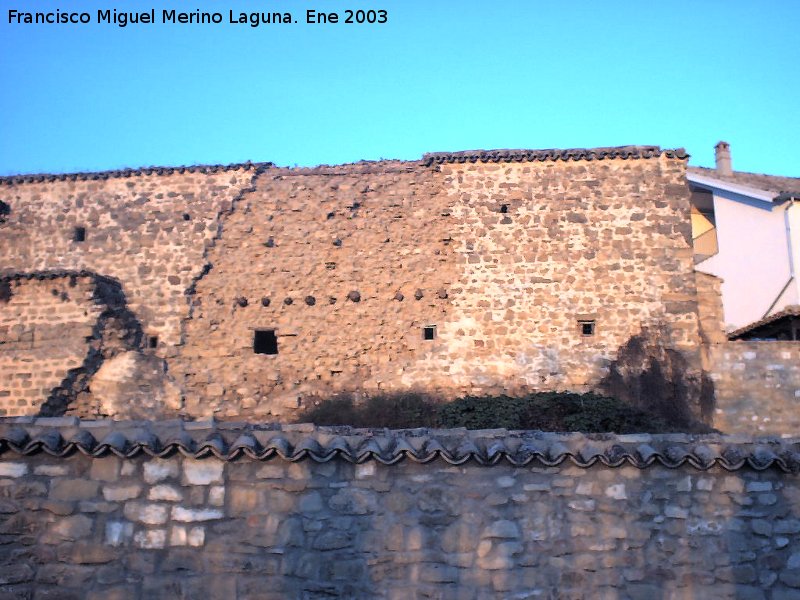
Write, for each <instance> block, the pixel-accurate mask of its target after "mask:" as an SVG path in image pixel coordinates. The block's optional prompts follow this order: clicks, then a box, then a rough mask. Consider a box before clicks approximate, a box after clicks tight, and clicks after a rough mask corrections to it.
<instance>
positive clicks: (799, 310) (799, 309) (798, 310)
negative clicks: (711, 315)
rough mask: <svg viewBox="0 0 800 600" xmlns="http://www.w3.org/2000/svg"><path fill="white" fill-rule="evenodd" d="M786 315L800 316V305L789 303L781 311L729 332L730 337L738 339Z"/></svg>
mask: <svg viewBox="0 0 800 600" xmlns="http://www.w3.org/2000/svg"><path fill="white" fill-rule="evenodd" d="M786 317H800V305H797V304H792V305H789V306H787V307H786V308H784V309H783V310H781V311H779V312H776V313H774V314H771V315H768V316H766V317H764V318H763V319H760V320H758V321H755V322H753V323H750V324H749V325H745V326H744V327H740V328H739V329H737V330H736V331H732V332H730V333H729V334H728V339H729V340H737V339H739V338H741V337H742V336H744V335H747V334H748V333H750V332H751V331H754V330H756V329H759V328H761V327H764V326H766V325H770V324H772V323H774V322H775V321H780V320H781V319H784V318H786Z"/></svg>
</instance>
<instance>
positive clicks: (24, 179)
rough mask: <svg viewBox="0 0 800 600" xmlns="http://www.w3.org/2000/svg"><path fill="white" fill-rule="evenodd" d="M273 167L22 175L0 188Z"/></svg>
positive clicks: (8, 177)
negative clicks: (55, 182)
mask: <svg viewBox="0 0 800 600" xmlns="http://www.w3.org/2000/svg"><path fill="white" fill-rule="evenodd" d="M272 166H274V164H273V163H271V162H257V163H254V162H250V161H247V162H243V163H231V164H227V165H189V166H177V167H137V168H131V169H113V170H109V171H85V172H78V173H34V174H23V175H6V176H2V177H0V186H2V185H15V184H19V183H50V182H53V181H90V180H102V179H115V178H120V177H140V176H142V175H172V174H173V173H219V172H226V171H240V170H245V171H249V170H250V169H258V170H264V169H267V168H270V167H272Z"/></svg>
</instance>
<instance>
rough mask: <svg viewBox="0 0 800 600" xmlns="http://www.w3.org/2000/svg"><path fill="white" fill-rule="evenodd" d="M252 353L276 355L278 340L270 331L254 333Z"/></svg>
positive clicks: (272, 331) (273, 332)
mask: <svg viewBox="0 0 800 600" xmlns="http://www.w3.org/2000/svg"><path fill="white" fill-rule="evenodd" d="M253 352H255V353H256V354H277V353H278V338H277V336H276V335H275V331H274V330H272V329H267V330H262V331H256V332H255V335H254V336H253Z"/></svg>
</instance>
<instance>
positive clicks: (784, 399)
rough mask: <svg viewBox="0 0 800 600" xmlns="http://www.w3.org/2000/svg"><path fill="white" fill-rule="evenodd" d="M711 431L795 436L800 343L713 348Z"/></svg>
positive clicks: (798, 420) (798, 415) (746, 343)
mask: <svg viewBox="0 0 800 600" xmlns="http://www.w3.org/2000/svg"><path fill="white" fill-rule="evenodd" d="M710 356H711V363H712V367H711V375H710V376H711V379H712V381H713V382H714V388H715V393H716V397H717V406H716V411H715V416H714V427H716V428H717V429H720V430H722V431H726V432H741V433H749V432H753V431H758V432H762V433H771V434H794V433H796V432H797V431H798V429H799V428H800V412H799V411H798V407H800V342H750V341H736V342H728V343H726V344H719V345H712V346H711V347H710Z"/></svg>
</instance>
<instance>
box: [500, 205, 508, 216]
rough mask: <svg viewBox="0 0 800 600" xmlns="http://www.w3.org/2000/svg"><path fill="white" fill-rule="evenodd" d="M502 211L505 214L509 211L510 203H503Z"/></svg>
mask: <svg viewBox="0 0 800 600" xmlns="http://www.w3.org/2000/svg"><path fill="white" fill-rule="evenodd" d="M500 212H501V213H503V214H504V215H505V214H507V213H508V204H501V205H500Z"/></svg>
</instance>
